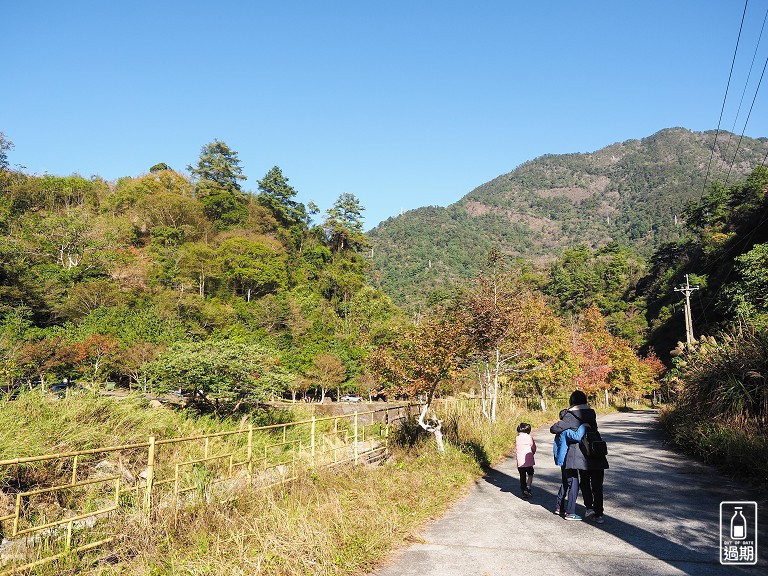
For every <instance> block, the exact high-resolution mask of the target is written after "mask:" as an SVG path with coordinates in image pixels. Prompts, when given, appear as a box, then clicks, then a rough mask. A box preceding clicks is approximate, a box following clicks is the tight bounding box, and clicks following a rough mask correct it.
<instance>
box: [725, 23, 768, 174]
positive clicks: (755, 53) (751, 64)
mask: <svg viewBox="0 0 768 576" xmlns="http://www.w3.org/2000/svg"><path fill="white" fill-rule="evenodd" d="M766 20H768V10H766V11H765V16H764V17H763V25H762V26H761V27H760V35H759V36H758V37H757V43H756V44H755V52H754V54H752V62H750V64H749V71H748V72H747V79H746V80H745V82H744V90H742V91H741V99H740V100H739V107H738V108H737V109H736V116H735V118H734V119H733V126H732V127H731V132H730V133H729V134H728V143H727V144H726V146H725V155H726V157H727V155H728V148H730V146H731V136H732V135H733V134H735V133H736V122H737V121H738V119H739V114H741V106H742V104H744V96H746V95H747V88H748V87H749V79H750V78H751V77H752V70H753V69H754V67H755V60H756V59H757V52H758V49H759V48H760V42H761V41H762V39H763V31H764V30H765V22H766ZM758 89H759V86H758ZM752 104H753V105H754V100H753V101H752ZM746 128H747V125H746V122H745V123H744V129H745V130H746ZM743 134H744V132H743V131H742V135H743ZM737 152H738V149H737ZM729 174H730V171H729Z"/></svg>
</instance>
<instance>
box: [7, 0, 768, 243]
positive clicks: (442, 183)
mask: <svg viewBox="0 0 768 576" xmlns="http://www.w3.org/2000/svg"><path fill="white" fill-rule="evenodd" d="M766 10H768V0H751V1H750V2H749V5H748V8H747V12H746V17H745V20H744V31H743V32H742V36H741V43H740V48H739V52H738V55H737V59H736V65H735V70H734V77H733V79H732V80H731V85H730V89H729V97H728V100H727V101H726V108H725V112H724V114H723V121H722V124H721V127H722V128H724V129H727V130H731V129H732V128H733V126H734V122H735V121H737V124H736V129H735V131H736V133H741V131H742V130H744V121H745V120H746V117H747V114H748V112H749V108H750V106H751V105H752V99H753V98H754V97H755V88H756V86H757V82H758V81H759V79H760V75H761V72H762V70H763V66H764V64H765V59H766V56H767V55H768V30H767V31H766V32H765V37H764V38H763V41H762V43H761V44H760V45H759V46H758V45H757V38H758V35H759V33H760V29H761V26H762V25H763V22H764V18H765V15H766ZM743 11H744V2H743V1H741V0H645V1H643V2H637V1H629V0H607V1H603V0H595V1H582V2H576V1H574V0H551V1H549V2H546V1H522V0H519V1H516V0H506V1H503V0H494V1H481V0H477V1H474V2H470V1H466V0H465V1H454V0H434V1H432V0H408V1H401V0H388V1H386V2H381V1H378V2H374V1H372V0H323V1H319V0H312V1H310V0H301V1H300V0H270V1H263V0H252V1H246V0H243V1H228V0H219V1H217V2H212V1H210V0H209V1H206V2H199V1H197V0H183V1H182V0H174V1H170V0H169V1H164V0H152V1H144V0H131V1H126V2H118V1H114V2H113V1H107V0H94V1H84V0H68V1H66V2H64V1H61V0H24V1H19V0H0V22H2V25H0V31H1V32H0V37H2V56H3V58H2V68H1V69H0V70H1V71H0V131H2V132H4V133H5V135H6V137H7V138H9V139H10V140H11V141H13V142H14V144H15V149H14V150H12V151H11V153H10V154H9V161H10V163H11V164H12V165H20V166H23V167H24V169H25V171H27V172H29V173H34V174H43V173H51V174H60V175H64V174H71V173H75V172H76V173H79V174H81V175H83V176H86V177H88V176H91V175H100V176H102V177H104V178H106V179H108V180H114V179H117V178H118V177H120V176H138V175H141V174H144V173H146V172H148V170H149V168H150V166H152V165H153V164H156V163H158V162H165V163H167V164H169V165H170V166H171V167H172V168H174V169H176V170H180V171H185V169H186V166H187V165H188V164H192V163H195V161H196V160H197V158H198V156H199V153H200V149H201V147H202V146H204V145H205V144H207V143H209V142H211V141H213V140H214V139H219V140H223V141H224V142H226V143H227V144H228V145H229V146H230V147H231V148H232V149H234V150H235V151H237V152H238V154H239V158H240V160H241V163H242V168H243V172H244V174H245V175H246V176H247V177H248V180H247V181H245V183H244V188H245V189H247V190H252V191H255V190H256V188H257V184H256V181H257V180H259V179H260V178H262V177H263V176H264V174H265V173H266V172H267V171H268V170H269V168H271V167H272V166H274V165H277V166H280V168H281V169H282V171H283V174H284V175H285V176H286V177H287V178H289V181H290V184H292V185H293V186H294V187H295V188H296V189H297V190H298V192H299V194H298V198H297V199H298V200H299V201H301V202H304V203H307V202H309V201H310V200H311V201H314V202H315V203H317V204H318V205H319V206H320V208H321V209H322V210H326V209H328V208H330V206H331V205H332V203H333V201H334V200H335V199H336V198H337V197H338V196H339V195H340V194H342V193H346V192H349V193H352V194H354V195H355V196H357V197H358V198H359V199H360V202H361V204H362V205H363V206H364V207H365V208H366V211H365V213H364V216H365V218H366V222H365V225H366V229H370V228H372V227H373V226H375V225H376V224H378V223H379V222H380V221H382V220H385V219H386V218H388V217H390V216H396V215H397V214H399V213H400V212H401V210H402V211H407V210H410V209H413V208H418V207H420V206H427V205H439V206H447V205H448V204H451V203H453V202H455V201H457V200H459V199H460V198H461V197H462V196H464V195H465V194H466V193H468V192H470V191H471V190H472V189H473V188H475V187H476V186H479V185H480V184H483V183H484V182H487V181H488V180H491V179H493V178H495V177H496V176H498V175H500V174H503V173H506V172H509V171H511V170H513V169H514V168H515V167H517V166H518V165H519V164H521V163H523V162H525V161H527V160H531V159H533V158H535V157H537V156H540V155H542V154H547V153H555V154H560V153H569V152H591V151H594V150H597V149H599V148H602V147H604V146H607V145H609V144H612V143H614V142H619V141H623V140H628V139H631V138H643V137H645V136H650V135H651V134H653V133H655V132H657V131H658V130H661V129H663V128H669V127H673V126H682V127H685V128H689V129H692V130H697V131H703V130H714V129H715V128H716V127H717V125H718V120H719V118H720V112H721V107H722V106H723V98H724V95H725V91H726V84H727V82H728V75H729V70H730V68H731V62H732V59H733V54H734V49H735V47H736V41H737V36H738V34H739V26H740V23H741V19H742V13H743ZM756 46H758V48H757V55H756V57H755V50H756ZM753 57H755V64H754V68H753V70H752V72H751V77H750V81H749V83H747V82H746V80H747V74H748V68H749V66H750V64H751V62H752V60H753ZM764 82H765V83H766V84H768V78H765V80H764ZM745 87H747V91H746V93H744V90H745ZM766 90H767V87H765V86H763V87H762V88H761V90H760V91H759V92H758V93H757V97H756V99H755V103H754V108H753V109H752V112H751V115H750V117H749V123H748V124H747V127H746V130H745V134H746V135H747V136H752V137H759V136H768V102H767V101H766V98H767V97H768V96H767V95H766ZM742 94H745V95H744V97H743V104H742V109H741V113H740V115H739V116H738V117H737V115H736V112H737V109H738V106H739V101H740V100H741V99H742Z"/></svg>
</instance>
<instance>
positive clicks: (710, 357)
mask: <svg viewBox="0 0 768 576" xmlns="http://www.w3.org/2000/svg"><path fill="white" fill-rule="evenodd" d="M673 376H674V377H673V379H672V380H671V386H672V389H673V392H674V406H673V407H672V408H671V409H669V410H666V411H664V412H663V413H662V418H661V423H662V425H663V426H664V428H665V429H666V430H667V431H668V432H669V434H670V435H671V437H672V439H673V440H674V442H675V443H676V444H677V445H678V446H679V447H680V448H682V449H683V450H685V451H687V452H689V453H690V454H692V455H694V456H696V457H698V458H699V459H701V460H703V461H704V462H706V463H707V464H712V465H714V466H716V467H718V468H720V469H721V470H723V471H724V472H725V473H726V474H731V475H733V476H735V477H738V478H740V479H742V480H745V481H748V482H751V483H754V484H756V485H757V487H758V488H759V489H761V490H762V491H763V492H764V493H767V494H768V433H767V432H768V330H766V328H765V327H757V328H755V327H748V326H747V327H742V328H739V329H737V330H734V331H732V332H730V333H724V334H721V335H719V336H718V337H717V338H714V337H709V338H703V339H702V340H701V342H699V343H698V344H697V345H696V346H695V347H694V348H693V349H691V350H688V351H686V353H685V354H684V355H683V356H681V357H680V358H678V360H677V366H676V369H675V371H674V373H673Z"/></svg>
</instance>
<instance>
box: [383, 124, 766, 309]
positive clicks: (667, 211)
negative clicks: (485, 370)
mask: <svg viewBox="0 0 768 576" xmlns="http://www.w3.org/2000/svg"><path fill="white" fill-rule="evenodd" d="M714 141H715V132H704V133H697V132H691V131H689V130H686V129H684V128H671V129H666V130H662V131H660V132H658V133H656V134H654V135H653V136H649V137H647V138H643V139H641V140H628V141H626V142H621V143H617V144H613V145H611V146H607V147H606V148H603V149H601V150H598V151H596V152H592V153H585V154H563V155H546V156H542V157H540V158H537V159H535V160H531V161H529V162H526V163H524V164H522V165H521V166H519V167H518V168H516V169H515V170H513V171H512V172H509V173H508V174H504V175H501V176H499V177H497V178H495V179H493V180H491V181H490V182H487V183H485V184H483V185H481V186H479V187H477V188H476V189H474V190H473V191H471V192H469V193H468V194H467V195H466V196H465V197H464V198H462V199H461V200H460V201H458V202H456V203H455V204H452V205H450V206H448V207H447V208H440V207H435V206H432V207H426V208H420V209H417V210H413V211H410V212H407V213H405V214H403V215H401V216H398V217H397V218H390V219H389V220H387V221H385V222H383V223H381V224H380V225H379V226H377V227H376V228H375V229H373V230H372V231H371V232H370V233H369V237H370V240H371V243H372V245H373V255H374V256H373V263H374V272H373V274H372V278H373V282H374V285H375V286H377V287H380V288H382V289H383V290H385V291H386V292H387V294H389V295H390V297H391V298H393V300H394V301H395V302H396V303H398V304H400V305H405V306H406V307H409V308H413V307H418V306H420V305H423V304H424V303H425V302H427V301H429V299H430V298H434V297H435V296H436V295H437V296H438V297H439V295H440V294H441V293H442V292H444V291H446V290H450V286H451V284H452V283H453V282H455V281H456V280H458V279H462V278H467V277H471V276H472V275H474V274H475V273H476V272H477V270H478V269H479V267H480V266H481V263H482V259H483V258H484V256H485V255H486V254H487V252H488V250H489V249H490V248H496V249H498V250H500V251H501V252H503V253H505V254H508V255H510V256H512V257H517V256H521V257H524V258H526V259H536V260H544V261H549V260H551V259H552V258H553V257H554V256H557V255H560V254H561V253H562V251H563V250H564V249H567V248H573V247H575V246H576V245H578V244H582V243H586V245H587V246H589V247H591V248H599V247H601V246H604V245H606V244H608V243H610V242H618V243H620V244H624V245H631V246H633V247H634V248H635V249H636V250H637V251H638V252H639V253H640V254H642V255H644V256H649V255H650V254H651V253H652V252H653V250H654V249H655V248H657V247H658V246H660V245H661V244H663V243H665V242H669V241H674V240H677V239H678V238H680V236H681V234H682V233H683V231H682V218H681V215H682V212H683V209H684V207H685V205H686V203H687V202H689V201H691V200H695V199H698V198H700V197H701V195H702V193H703V191H704V189H705V176H706V175H707V173H708V168H709V182H712V181H721V182H726V181H729V182H734V181H738V180H740V179H741V178H743V177H744V176H746V175H747V174H749V173H750V172H751V170H752V169H753V168H754V167H756V166H758V165H760V163H761V162H762V161H763V159H764V158H765V156H766V153H768V141H766V140H765V139H751V138H743V139H741V140H739V139H738V137H736V136H733V135H730V134H727V133H723V132H721V133H720V134H719V137H718V138H717V146H715V149H714V154H713V150H712V148H713V144H714ZM737 141H738V146H737ZM710 158H711V159H712V161H711V165H710Z"/></svg>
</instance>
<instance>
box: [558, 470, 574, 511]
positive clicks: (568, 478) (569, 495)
mask: <svg viewBox="0 0 768 576" xmlns="http://www.w3.org/2000/svg"><path fill="white" fill-rule="evenodd" d="M560 474H561V477H562V482H560V490H558V492H557V501H556V502H555V510H560V511H562V509H563V500H566V503H565V513H566V514H575V513H576V499H577V498H578V497H579V474H578V471H577V470H569V469H568V468H566V467H565V466H562V467H561V468H560Z"/></svg>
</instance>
